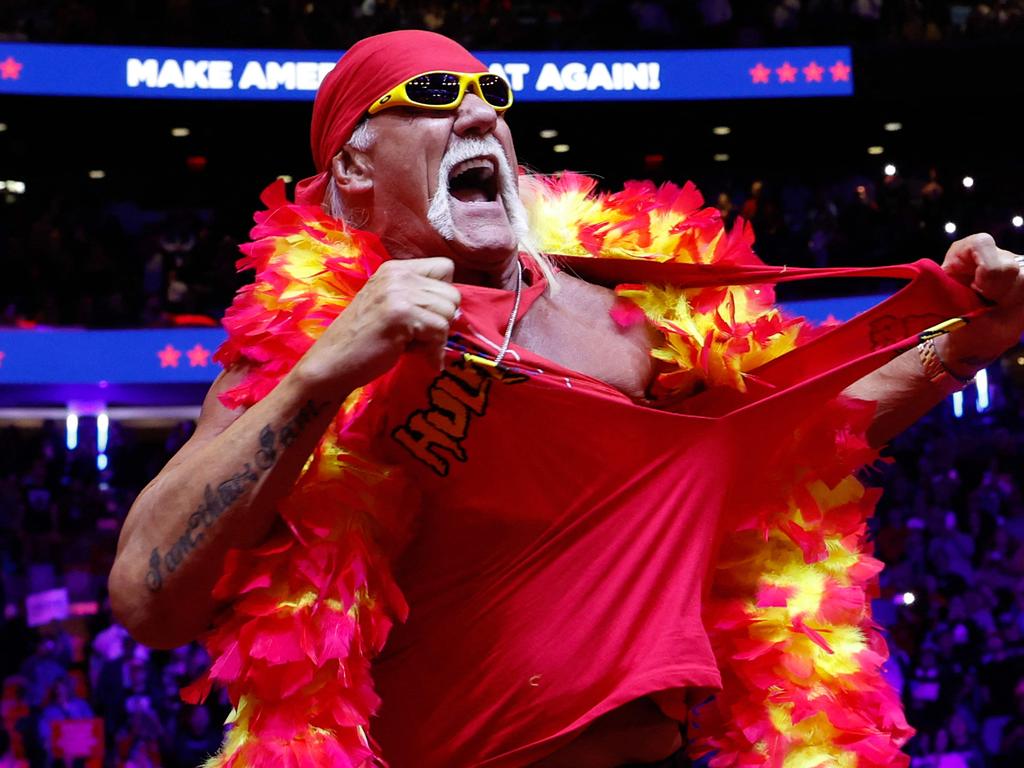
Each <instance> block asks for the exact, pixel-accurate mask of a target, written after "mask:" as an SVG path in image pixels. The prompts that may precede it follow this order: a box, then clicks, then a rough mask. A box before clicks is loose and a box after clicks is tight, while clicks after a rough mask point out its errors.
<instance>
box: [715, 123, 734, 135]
mask: <svg viewBox="0 0 1024 768" xmlns="http://www.w3.org/2000/svg"><path fill="white" fill-rule="evenodd" d="M711 132H712V133H713V134H715V136H728V135H729V134H730V133H732V128H730V127H729V126H728V125H716V126H715V127H714V128H712V129H711Z"/></svg>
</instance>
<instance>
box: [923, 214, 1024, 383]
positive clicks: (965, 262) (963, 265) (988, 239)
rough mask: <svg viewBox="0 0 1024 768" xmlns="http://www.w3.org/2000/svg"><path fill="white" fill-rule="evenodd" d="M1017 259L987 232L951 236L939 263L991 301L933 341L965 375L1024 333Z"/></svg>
mask: <svg viewBox="0 0 1024 768" xmlns="http://www.w3.org/2000/svg"><path fill="white" fill-rule="evenodd" d="M1018 258H1020V257H1018V256H1017V255H1016V254H1014V253H1011V252H1010V251H1004V250H1003V249H1002V248H999V247H998V246H997V245H996V241H995V240H994V239H993V238H992V236H991V235H988V234H977V235H970V236H969V237H965V238H964V239H962V240H957V241H956V242H955V243H953V245H951V246H950V248H949V250H948V251H947V252H946V258H945V259H943V261H942V268H943V269H944V270H945V271H946V273H947V274H948V275H950V277H953V278H954V279H956V280H957V281H959V282H961V283H963V284H964V285H968V286H970V287H971V288H973V289H974V290H975V291H976V292H977V293H979V294H980V295H981V296H983V297H984V298H985V299H986V300H988V301H989V302H991V303H992V304H993V306H992V308H991V309H990V310H989V311H988V312H985V313H984V314H982V315H981V316H980V317H978V318H976V319H975V320H973V321H971V323H969V324H968V325H967V326H965V327H964V328H961V329H960V330H958V331H954V332H953V333H951V334H948V335H946V336H944V337H942V338H941V339H937V340H936V345H937V347H938V350H939V354H940V355H941V356H942V360H943V362H945V364H946V365H947V367H949V369H950V370H952V371H953V372H954V373H956V374H957V375H959V376H962V377H964V378H969V377H970V376H973V375H974V374H975V373H976V372H977V371H978V370H979V369H981V368H984V367H985V366H986V365H988V364H989V363H991V362H992V361H993V360H995V359H996V358H998V357H999V356H1000V355H1002V354H1003V352H1005V351H1006V350H1007V349H1009V348H1010V347H1012V346H1014V345H1015V344H1017V343H1018V341H1019V340H1020V337H1021V333H1024V274H1022V272H1021V263H1020V262H1018V261H1017V259H1018Z"/></svg>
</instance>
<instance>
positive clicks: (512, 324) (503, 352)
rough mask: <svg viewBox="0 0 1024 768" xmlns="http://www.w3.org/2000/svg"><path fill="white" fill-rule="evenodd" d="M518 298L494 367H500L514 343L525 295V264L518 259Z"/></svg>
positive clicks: (513, 305) (513, 306)
mask: <svg viewBox="0 0 1024 768" xmlns="http://www.w3.org/2000/svg"><path fill="white" fill-rule="evenodd" d="M516 267H517V271H516V298H515V301H513V302H512V311H511V312H510V313H509V316H508V327H506V328H505V338H504V339H503V340H502V342H501V349H499V350H498V354H497V355H496V356H495V358H494V365H499V364H500V363H501V361H502V360H504V359H505V355H506V354H507V353H508V345H509V344H511V343H512V331H513V330H514V329H515V327H516V317H517V316H518V315H519V297H520V296H522V294H523V262H521V261H519V259H518V258H517V259H516Z"/></svg>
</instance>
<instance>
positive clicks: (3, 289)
mask: <svg viewBox="0 0 1024 768" xmlns="http://www.w3.org/2000/svg"><path fill="white" fill-rule="evenodd" d="M993 186H994V185H987V186H985V187H984V188H980V187H981V185H979V186H978V187H974V188H972V189H966V188H964V187H963V185H962V182H961V179H960V178H959V177H955V178H944V177H943V176H942V175H941V174H940V173H939V172H938V171H937V170H935V169H932V170H931V171H930V172H929V173H928V174H927V176H923V175H922V176H921V177H918V178H914V177H903V176H898V175H894V176H881V175H879V176H876V177H874V178H867V177H864V178H858V177H849V178H845V179H842V180H837V181H834V182H831V183H822V184H809V183H804V182H799V181H796V180H788V181H787V180H773V179H771V178H763V179H755V180H753V181H752V182H749V183H746V182H745V183H738V184H734V185H722V186H719V187H717V188H716V187H708V188H706V189H705V192H707V193H708V195H707V197H708V199H707V204H708V205H714V206H717V207H718V209H719V210H720V211H721V212H722V215H723V218H724V220H725V222H726V223H727V224H730V225H731V223H732V222H733V221H734V220H735V218H736V217H737V216H742V217H743V218H745V219H747V220H749V221H751V222H753V225H754V231H755V233H756V237H757V242H756V246H755V248H756V250H757V252H758V254H759V255H760V256H761V258H763V259H764V260H765V261H766V262H768V263H771V264H789V265H793V266H862V265H876V264H885V263H893V262H896V261H903V262H906V261H912V260H914V259H918V258H933V259H936V260H941V258H942V255H943V254H944V253H945V251H946V249H947V248H948V247H949V244H950V243H951V242H952V241H953V240H954V239H955V237H959V236H963V235H964V234H966V233H969V232H990V233H992V234H993V235H994V236H995V237H996V240H997V242H999V243H1000V245H1001V246H1002V247H1004V248H1008V249H1010V250H1015V251H1016V252H1020V251H1021V250H1022V249H1024V229H1021V228H1016V227H1014V226H1013V225H1012V223H1011V221H1012V217H1011V215H1010V211H1008V210H1003V209H1001V208H1000V207H999V206H998V205H996V204H995V203H994V202H993V199H992V196H993V195H996V194H1001V193H1002V190H1000V189H993ZM951 220H952V221H955V222H956V223H957V227H958V229H957V232H956V233H955V234H952V235H951V234H949V233H947V232H946V231H945V225H946V223H947V222H948V221H951ZM245 239H246V232H245V225H244V223H239V224H238V226H237V227H235V228H233V229H232V228H231V227H228V226H226V225H224V224H223V223H221V222H220V221H219V220H218V218H217V215H216V213H215V212H213V211H203V210H176V211H170V212H160V211H150V212H143V211H139V210H138V208H137V207H136V206H133V205H126V204H124V203H123V202H113V201H111V202H109V203H106V204H103V203H101V202H100V201H99V200H98V199H93V200H90V201H88V202H86V201H83V200H82V199H80V198H73V197H65V198H55V199H53V200H48V201H45V207H43V208H42V209H41V210H34V209H33V208H32V206H31V204H30V203H29V201H26V203H25V204H24V205H22V204H19V205H15V206H4V205H0V267H2V269H3V271H4V274H5V276H6V277H7V279H6V280H5V281H3V283H2V284H0V326H4V325H6V326H34V325H64V326H67V325H80V326H86V327H133V326H140V325H141V326H159V325H166V324H173V323H178V324H181V323H185V324H188V323H204V322H210V320H209V319H211V318H212V319H213V320H216V319H217V318H219V317H220V315H221V314H222V313H223V310H224V308H225V307H227V306H228V304H229V303H230V301H231V297H232V296H233V295H234V292H235V291H236V290H237V288H238V286H239V285H240V284H241V282H240V281H244V280H245V279H247V276H241V277H240V276H239V275H237V274H236V272H235V268H234V263H235V260H236V258H237V257H238V255H239V254H238V250H237V245H238V243H239V242H244V241H245ZM204 318H207V319H204Z"/></svg>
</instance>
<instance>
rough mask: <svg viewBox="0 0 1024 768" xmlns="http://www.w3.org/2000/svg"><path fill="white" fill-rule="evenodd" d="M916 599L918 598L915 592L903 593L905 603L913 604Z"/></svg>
mask: <svg viewBox="0 0 1024 768" xmlns="http://www.w3.org/2000/svg"><path fill="white" fill-rule="evenodd" d="M916 600H917V598H916V597H915V596H914V593H913V592H904V593H903V604H904V605H913V604H914V602H915V601H916Z"/></svg>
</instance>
